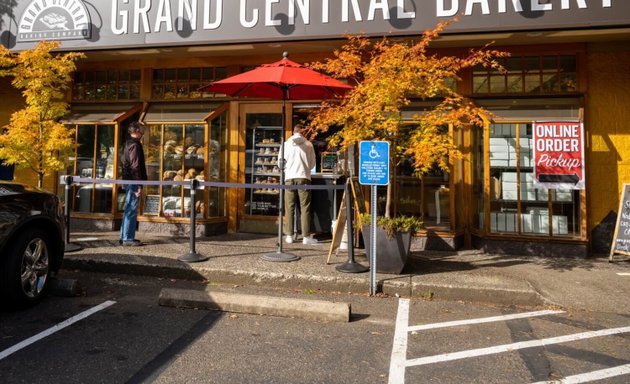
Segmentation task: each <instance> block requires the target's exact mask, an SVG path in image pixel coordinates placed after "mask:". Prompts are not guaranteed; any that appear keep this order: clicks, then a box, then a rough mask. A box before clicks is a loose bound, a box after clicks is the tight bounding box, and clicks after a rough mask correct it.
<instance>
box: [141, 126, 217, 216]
mask: <svg viewBox="0 0 630 384" xmlns="http://www.w3.org/2000/svg"><path fill="white" fill-rule="evenodd" d="M204 137H205V125H203V124H165V125H149V127H148V132H146V133H145V137H144V143H145V148H146V149H145V156H146V163H147V173H148V176H149V180H164V181H185V180H190V179H197V180H200V181H204V180H206V170H205V156H206V148H205V145H204V144H205V139H204ZM146 190H147V194H146V199H145V204H144V208H143V214H144V215H149V216H163V217H187V216H189V215H190V210H191V209H192V207H191V201H190V190H187V189H185V188H183V186H181V185H164V186H148V187H147V188H146ZM160 196H161V203H160V202H159V199H160ZM195 209H196V210H197V214H199V215H200V216H202V217H203V215H204V213H205V202H204V201H202V200H199V201H197V202H196V203H195Z"/></svg>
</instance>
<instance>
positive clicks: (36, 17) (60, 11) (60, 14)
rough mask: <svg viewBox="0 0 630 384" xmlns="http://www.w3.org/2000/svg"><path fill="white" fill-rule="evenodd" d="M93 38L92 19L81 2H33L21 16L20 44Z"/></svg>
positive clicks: (51, 0)
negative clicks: (22, 42) (91, 31)
mask: <svg viewBox="0 0 630 384" xmlns="http://www.w3.org/2000/svg"><path fill="white" fill-rule="evenodd" d="M89 38H90V15H89V13H88V12H87V8H86V7H85V4H83V2H82V1H80V0H34V1H32V2H31V3H30V4H29V5H28V7H26V10H25V11H24V13H23V14H22V18H21V19H20V24H19V27H18V40H19V41H40V40H80V39H89Z"/></svg>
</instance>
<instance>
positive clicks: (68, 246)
mask: <svg viewBox="0 0 630 384" xmlns="http://www.w3.org/2000/svg"><path fill="white" fill-rule="evenodd" d="M61 182H62V183H63V184H65V188H64V198H63V215H64V217H65V220H66V228H65V232H66V233H65V236H64V237H65V244H64V252H65V253H68V252H76V251H80V250H82V249H83V247H81V246H80V245H78V244H73V243H71V242H70V193H71V188H72V176H71V175H65V176H61Z"/></svg>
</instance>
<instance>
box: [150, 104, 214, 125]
mask: <svg viewBox="0 0 630 384" xmlns="http://www.w3.org/2000/svg"><path fill="white" fill-rule="evenodd" d="M221 105H222V104H221V103H153V104H150V105H149V108H148V109H147V112H146V113H145V115H144V116H143V117H142V119H141V120H142V122H144V123H145V124H157V123H203V122H205V121H206V119H207V118H208V116H209V115H210V114H211V113H212V111H214V110H216V109H217V108H219V106H221Z"/></svg>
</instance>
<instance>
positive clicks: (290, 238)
mask: <svg viewBox="0 0 630 384" xmlns="http://www.w3.org/2000/svg"><path fill="white" fill-rule="evenodd" d="M293 240H294V239H293V236H285V238H284V242H285V243H287V244H293ZM302 244H306V245H315V244H318V241H317V239H313V238H312V237H305V238H303V239H302Z"/></svg>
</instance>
